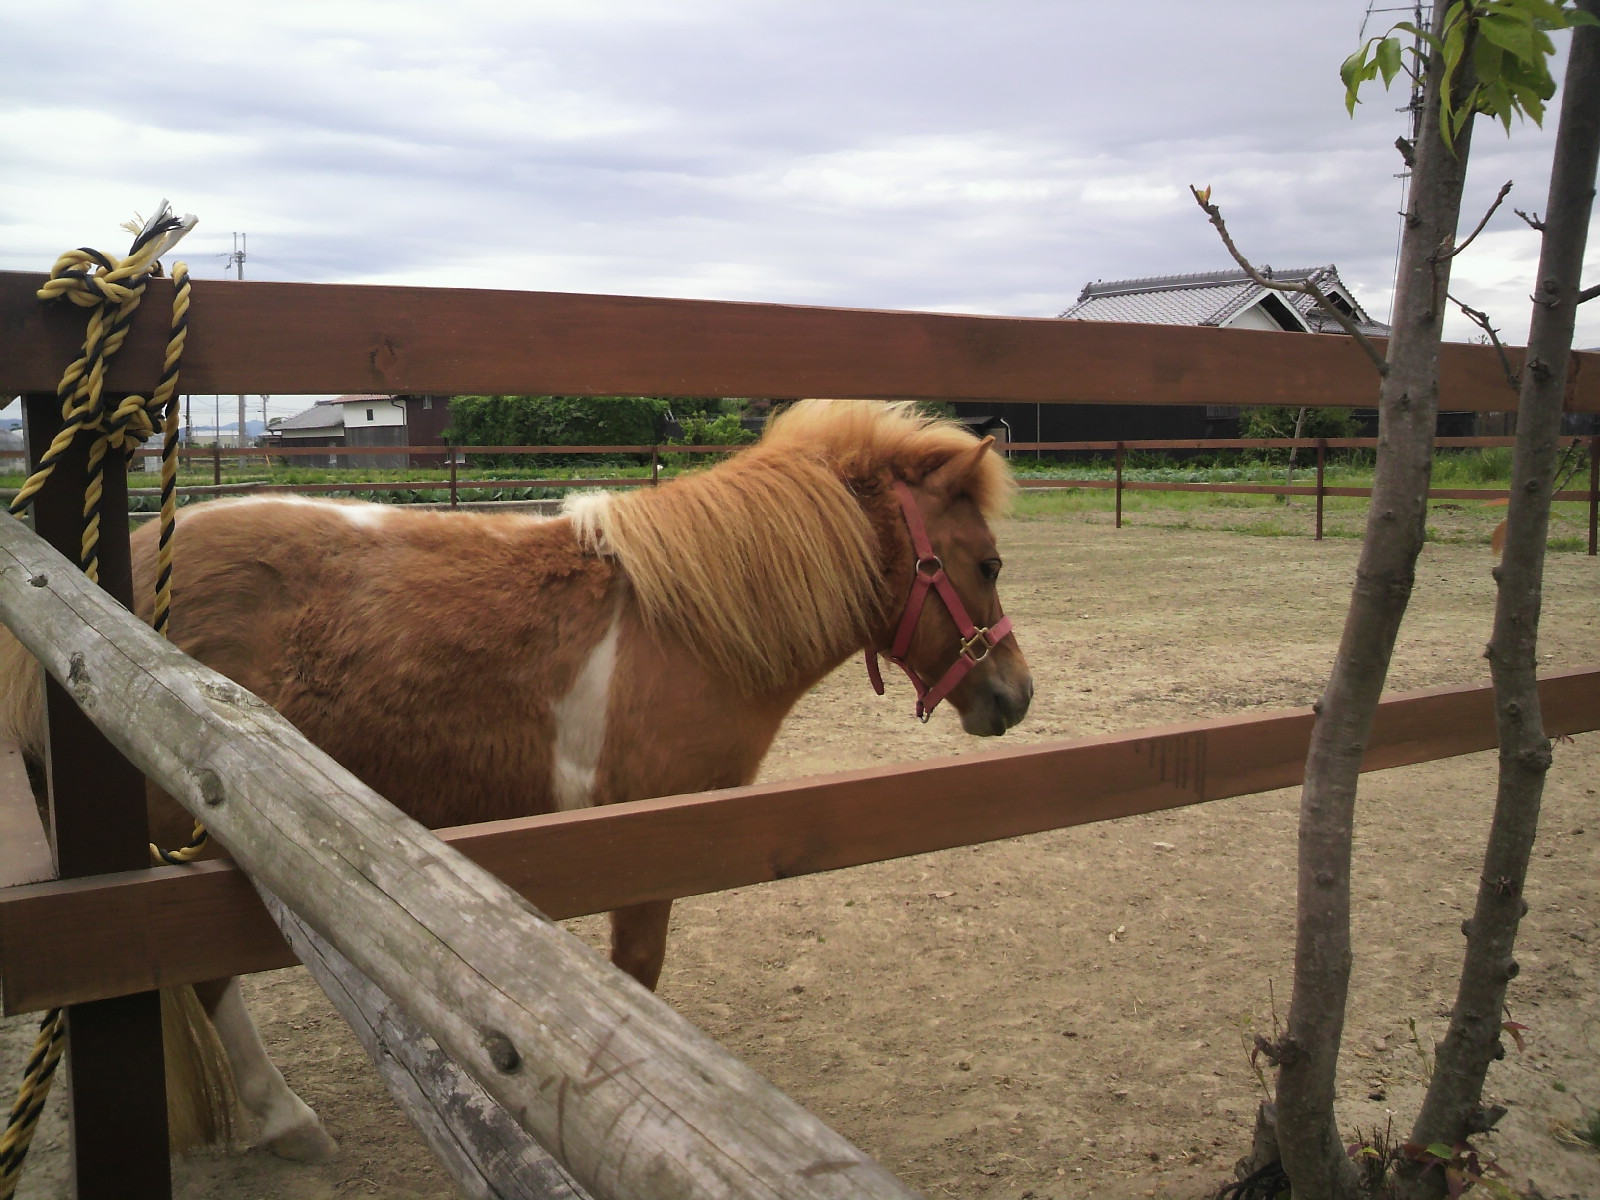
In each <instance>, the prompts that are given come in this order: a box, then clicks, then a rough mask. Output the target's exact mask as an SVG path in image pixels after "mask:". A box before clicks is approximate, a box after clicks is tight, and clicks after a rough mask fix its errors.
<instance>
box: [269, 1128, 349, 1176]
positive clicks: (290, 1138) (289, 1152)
mask: <svg viewBox="0 0 1600 1200" xmlns="http://www.w3.org/2000/svg"><path fill="white" fill-rule="evenodd" d="M266 1146H267V1149H268V1150H271V1151H272V1152H273V1153H274V1154H276V1155H277V1156H278V1157H279V1158H286V1159H288V1160H289V1161H290V1162H297V1163H306V1164H308V1165H310V1166H314V1167H315V1166H321V1165H322V1164H324V1163H330V1162H332V1161H333V1160H334V1159H335V1158H337V1157H338V1155H339V1143H338V1142H336V1141H334V1140H333V1139H332V1138H331V1137H329V1136H328V1131H327V1130H326V1129H324V1128H323V1127H322V1122H320V1121H318V1120H317V1119H316V1118H315V1117H313V1118H312V1119H311V1123H310V1124H308V1125H301V1126H299V1127H298V1128H295V1129H291V1130H288V1131H287V1132H285V1133H280V1134H279V1135H278V1136H277V1137H275V1138H272V1139H271V1140H270V1141H268V1142H267V1143H266Z"/></svg>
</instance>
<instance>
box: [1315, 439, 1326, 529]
mask: <svg viewBox="0 0 1600 1200" xmlns="http://www.w3.org/2000/svg"><path fill="white" fill-rule="evenodd" d="M1327 459H1328V439H1327V438H1318V439H1317V536H1316V540H1317V541H1319V542H1320V541H1321V540H1322V500H1323V486H1324V485H1323V472H1324V470H1325V468H1326V465H1327Z"/></svg>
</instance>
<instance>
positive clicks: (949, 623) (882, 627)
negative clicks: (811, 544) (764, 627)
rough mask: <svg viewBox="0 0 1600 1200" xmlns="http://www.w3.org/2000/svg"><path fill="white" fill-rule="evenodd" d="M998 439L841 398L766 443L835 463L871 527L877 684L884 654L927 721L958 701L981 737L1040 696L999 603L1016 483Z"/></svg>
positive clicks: (872, 653) (871, 651) (814, 404)
mask: <svg viewBox="0 0 1600 1200" xmlns="http://www.w3.org/2000/svg"><path fill="white" fill-rule="evenodd" d="M992 442H993V439H991V438H985V439H983V440H982V441H980V440H978V439H977V438H975V437H973V436H972V435H971V434H970V433H968V432H967V431H966V430H965V429H963V428H962V427H961V426H959V425H957V424H955V423H954V422H949V421H941V420H936V419H931V418H928V417H924V416H922V415H920V414H918V413H917V412H916V410H915V408H914V406H912V405H909V404H885V403H882V402H873V401H841V400H831V401H830V400H822V401H816V400H813V401H802V402H800V403H799V404H796V405H795V406H793V407H792V408H790V409H789V410H787V411H786V412H784V413H783V414H781V415H780V416H779V417H777V418H775V419H774V420H773V422H772V423H771V425H770V426H769V428H768V430H767V435H766V437H765V438H763V448H764V449H766V450H768V451H769V452H770V451H780V450H781V449H782V448H783V447H785V446H786V445H788V446H791V447H793V449H794V450H796V451H798V450H800V449H801V448H802V447H804V450H805V452H806V453H809V454H811V455H816V456H818V457H821V458H824V459H825V460H827V461H828V462H829V464H830V466H831V467H832V468H833V470H834V471H836V472H837V473H838V475H839V477H840V478H841V479H843V480H845V481H846V482H847V484H848V486H849V487H850V488H851V490H852V491H854V492H855V493H856V495H857V497H858V498H859V499H860V501H861V503H862V505H863V508H864V509H865V511H866V512H867V514H868V516H869V519H870V520H871V522H872V525H873V527H874V531H875V533H876V535H877V541H878V545H879V547H880V553H881V562H882V581H883V584H882V592H881V596H880V604H879V609H880V617H879V619H878V620H877V621H876V622H875V623H874V628H873V632H872V636H871V640H869V642H868V644H867V646H866V650H867V654H868V666H869V668H870V669H871V670H872V672H873V675H874V683H875V684H877V683H878V680H877V678H876V670H877V668H876V657H877V655H879V654H882V655H884V656H885V657H887V658H889V659H890V660H891V661H893V662H896V663H898V664H900V665H901V666H902V667H903V668H905V670H906V673H907V675H909V676H910V677H911V680H912V682H913V684H914V685H915V686H916V688H917V692H918V706H917V707H918V715H919V716H924V715H925V714H926V712H928V711H931V709H932V708H933V706H934V705H936V704H937V703H939V702H940V701H941V700H943V699H946V698H948V699H949V701H950V703H951V704H952V705H954V707H955V709H956V711H957V712H959V713H960V714H961V725H962V728H963V729H965V730H966V731H967V732H968V733H972V734H977V735H979V736H983V737H989V736H993V735H996V734H1001V733H1004V732H1005V731H1006V730H1007V729H1009V728H1010V727H1011V726H1012V725H1015V724H1016V723H1017V722H1018V721H1020V720H1022V718H1023V716H1024V715H1025V714H1026V713H1027V711H1028V705H1029V702H1030V701H1031V700H1032V698H1033V677H1032V675H1031V674H1030V673H1029V671H1028V664H1027V660H1026V659H1024V658H1023V655H1022V651H1021V649H1020V648H1019V647H1018V645H1017V639H1016V637H1015V636H1014V635H1013V634H1012V633H1011V632H1010V627H1009V622H1006V621H1005V620H1004V618H1003V614H1002V611H1001V605H1000V595H999V591H998V581H999V577H1000V572H1001V566H1002V563H1001V559H1000V553H999V550H998V549H997V547H996V545H995V540H994V535H993V533H992V532H991V531H990V529H989V523H988V518H989V517H991V516H994V515H997V514H999V513H1000V512H1003V511H1004V509H1005V507H1006V505H1007V504H1008V502H1009V500H1010V497H1011V494H1012V491H1013V488H1014V484H1013V483H1012V480H1011V475H1010V471H1009V470H1008V469H1007V467H1006V465H1005V462H1004V461H1003V460H1002V459H1001V458H1000V456H999V455H998V454H996V453H995V452H994V450H993V449H992ZM880 690H881V685H880Z"/></svg>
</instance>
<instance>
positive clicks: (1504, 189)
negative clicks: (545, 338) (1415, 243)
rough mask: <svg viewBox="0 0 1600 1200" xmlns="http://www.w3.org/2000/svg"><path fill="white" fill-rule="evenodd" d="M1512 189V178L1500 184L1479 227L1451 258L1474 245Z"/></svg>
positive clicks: (1458, 302)
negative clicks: (1473, 240) (1474, 240)
mask: <svg viewBox="0 0 1600 1200" xmlns="http://www.w3.org/2000/svg"><path fill="white" fill-rule="evenodd" d="M1510 191H1511V180H1509V179H1508V180H1506V181H1505V183H1503V184H1502V185H1501V186H1500V194H1499V195H1498V196H1496V197H1495V198H1494V203H1493V204H1491V205H1489V211H1488V212H1486V213H1484V214H1483V220H1481V221H1479V222H1478V227H1477V228H1476V229H1474V230H1473V231H1472V232H1471V233H1469V234H1468V235H1467V240H1466V241H1464V242H1462V243H1461V245H1459V246H1457V247H1456V248H1455V249H1454V250H1452V251H1450V257H1451V258H1454V257H1455V256H1456V255H1458V254H1460V253H1461V252H1462V251H1463V250H1465V249H1466V248H1467V247H1468V246H1470V245H1472V239H1473V238H1475V237H1477V236H1478V235H1479V234H1480V233H1482V232H1483V227H1484V226H1485V225H1487V224H1488V223H1489V218H1490V217H1492V216H1494V212H1495V209H1497V208H1499V207H1500V203H1501V201H1503V200H1504V199H1505V198H1506V195H1507V194H1508V193H1509V192H1510ZM1524 219H1526V218H1524ZM1456 303H1457V304H1460V303H1461V301H1459V300H1457V301H1456Z"/></svg>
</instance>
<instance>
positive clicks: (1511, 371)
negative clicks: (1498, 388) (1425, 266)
mask: <svg viewBox="0 0 1600 1200" xmlns="http://www.w3.org/2000/svg"><path fill="white" fill-rule="evenodd" d="M1469 240H1470V239H1469ZM1445 298H1446V299H1447V300H1449V301H1450V303H1451V304H1454V305H1455V306H1456V307H1457V308H1459V309H1460V310H1461V312H1462V314H1463V315H1464V316H1465V317H1466V318H1467V320H1469V321H1471V322H1472V323H1473V324H1474V325H1476V326H1477V327H1478V328H1479V329H1481V330H1483V332H1484V333H1485V334H1487V335H1488V337H1489V344H1490V345H1491V346H1493V347H1494V352H1495V353H1496V354H1498V355H1499V356H1500V369H1501V370H1502V371H1503V372H1505V377H1506V382H1507V383H1509V384H1510V385H1511V390H1512V391H1513V392H1518V393H1520V392H1521V391H1522V375H1521V374H1520V373H1519V372H1518V371H1517V370H1516V368H1515V367H1513V366H1512V365H1511V359H1510V358H1508V357H1507V356H1506V348H1505V346H1504V345H1502V344H1501V342H1500V331H1499V330H1498V329H1496V328H1495V327H1494V326H1493V325H1491V324H1489V314H1488V313H1486V312H1481V311H1480V310H1478V309H1476V308H1473V307H1472V306H1470V305H1468V304H1467V303H1465V302H1464V301H1461V300H1457V299H1456V298H1455V297H1454V296H1452V295H1450V294H1449V293H1448V292H1446V293H1445Z"/></svg>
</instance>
